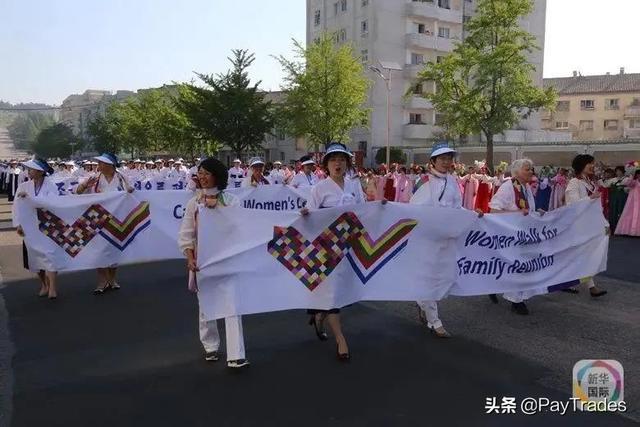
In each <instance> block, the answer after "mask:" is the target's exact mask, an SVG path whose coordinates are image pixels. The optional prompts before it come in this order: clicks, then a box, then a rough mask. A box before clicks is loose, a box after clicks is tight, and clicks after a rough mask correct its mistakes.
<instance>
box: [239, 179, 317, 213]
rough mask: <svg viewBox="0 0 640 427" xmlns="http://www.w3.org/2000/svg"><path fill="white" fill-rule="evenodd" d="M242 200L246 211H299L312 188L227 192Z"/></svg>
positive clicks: (260, 188)
mask: <svg viewBox="0 0 640 427" xmlns="http://www.w3.org/2000/svg"><path fill="white" fill-rule="evenodd" d="M227 191H228V192H229V193H231V194H233V195H235V196H236V197H238V198H239V199H240V200H241V203H240V206H242V207H243V208H246V209H260V210H267V211H299V210H300V209H302V208H303V207H304V206H305V205H306V203H307V198H308V197H309V193H310V192H311V187H304V188H293V187H289V186H286V185H264V186H261V187H246V188H233V189H229V190H227Z"/></svg>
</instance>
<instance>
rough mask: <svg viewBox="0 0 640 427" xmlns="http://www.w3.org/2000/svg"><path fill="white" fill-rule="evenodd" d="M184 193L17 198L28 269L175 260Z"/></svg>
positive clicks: (185, 200) (186, 195)
mask: <svg viewBox="0 0 640 427" xmlns="http://www.w3.org/2000/svg"><path fill="white" fill-rule="evenodd" d="M191 197H192V194H191V193H189V192H186V191H149V192H144V193H143V192H134V193H131V194H128V193H123V192H114V193H103V194H88V195H82V196H77V195H74V196H63V197H51V198H47V199H42V198H38V199H33V198H31V199H30V198H26V199H16V200H17V202H16V204H15V205H14V206H15V209H16V211H15V214H16V219H17V223H19V224H21V225H22V228H23V230H24V233H25V242H26V244H27V250H28V253H29V267H30V269H32V270H38V269H44V270H50V271H74V270H83V269H89V268H96V267H107V266H110V265H114V264H131V263H139V262H146V261H155V260H162V259H171V258H180V257H182V255H181V254H180V251H179V249H178V244H177V236H178V230H179V228H180V223H181V222H182V215H183V213H184V207H185V205H186V203H187V201H188V200H189V199H190V198H191Z"/></svg>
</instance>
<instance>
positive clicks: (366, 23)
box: [360, 21, 369, 37]
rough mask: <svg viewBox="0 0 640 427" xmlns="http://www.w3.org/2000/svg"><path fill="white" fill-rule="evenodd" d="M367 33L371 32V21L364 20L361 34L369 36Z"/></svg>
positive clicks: (361, 25) (361, 23) (361, 24)
mask: <svg viewBox="0 0 640 427" xmlns="http://www.w3.org/2000/svg"><path fill="white" fill-rule="evenodd" d="M367 34H369V21H362V22H360V35H361V36H362V37H367Z"/></svg>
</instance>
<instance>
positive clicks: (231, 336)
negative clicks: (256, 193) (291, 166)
mask: <svg viewBox="0 0 640 427" xmlns="http://www.w3.org/2000/svg"><path fill="white" fill-rule="evenodd" d="M207 196H209V197H216V199H217V200H218V203H221V204H222V205H224V206H237V205H238V204H239V200H238V199H237V198H235V197H233V196H232V195H231V194H229V193H225V192H222V193H221V192H220V191H218V189H217V188H208V189H201V190H197V192H196V194H195V195H194V196H193V197H192V198H191V200H189V202H188V203H187V206H186V208H185V212H184V216H183V218H182V223H181V224H180V231H179V233H178V246H179V247H180V250H181V251H182V253H185V251H186V250H187V249H191V250H193V251H194V254H195V257H196V260H197V251H196V249H197V246H198V243H197V237H198V208H199V207H200V206H202V205H203V204H204V200H205V198H206V197H207ZM189 274H190V280H189V288H190V290H192V291H194V292H197V286H194V285H193V284H194V283H195V277H192V274H193V273H192V272H190V273H189ZM198 319H199V320H198V322H199V330H200V342H202V346H203V347H204V350H205V352H207V353H210V352H213V351H218V348H219V347H220V333H219V332H218V324H217V322H216V321H215V320H211V321H207V320H206V319H205V317H204V314H203V313H202V309H200V308H199V315H198ZM224 321H225V330H226V338H227V360H228V361H230V360H239V359H244V358H245V349H244V335H243V331H242V316H230V317H226V318H225V319H224Z"/></svg>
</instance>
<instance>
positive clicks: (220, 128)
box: [176, 50, 274, 157]
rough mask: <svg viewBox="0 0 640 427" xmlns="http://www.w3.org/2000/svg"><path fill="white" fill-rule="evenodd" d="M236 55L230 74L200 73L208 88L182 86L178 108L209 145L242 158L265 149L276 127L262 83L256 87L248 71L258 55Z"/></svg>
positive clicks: (201, 139)
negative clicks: (245, 154)
mask: <svg viewBox="0 0 640 427" xmlns="http://www.w3.org/2000/svg"><path fill="white" fill-rule="evenodd" d="M232 52H233V57H231V58H229V61H230V62H231V64H232V68H231V69H230V70H229V71H228V72H227V73H226V74H218V75H217V76H216V75H206V74H201V73H196V75H197V76H198V78H199V79H200V80H201V82H203V83H204V86H198V85H195V84H193V83H185V84H182V85H180V88H179V96H178V97H177V98H176V105H177V107H178V111H179V112H181V113H182V114H184V116H185V117H186V118H187V119H188V121H189V122H190V123H191V125H192V127H193V129H195V131H196V132H198V136H199V139H200V141H203V142H204V143H205V146H208V147H209V149H210V150H212V149H213V150H216V151H217V149H219V148H220V147H221V146H223V145H224V146H227V147H229V148H231V150H232V151H233V152H234V153H235V155H236V156H238V157H240V156H242V154H243V153H245V152H246V151H251V150H255V149H258V148H260V147H261V146H262V142H263V140H264V136H265V135H266V134H269V133H271V131H272V129H273V127H274V113H273V108H272V105H271V102H270V101H266V100H265V94H264V92H261V91H260V90H259V85H260V82H257V83H255V84H252V83H251V81H250V79H249V76H248V73H247V70H248V68H249V67H250V66H251V64H253V61H254V59H255V58H254V55H253V54H249V53H248V52H247V51H246V50H233V51H232Z"/></svg>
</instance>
